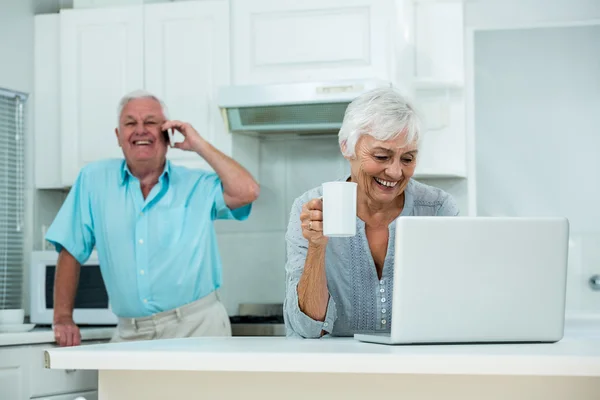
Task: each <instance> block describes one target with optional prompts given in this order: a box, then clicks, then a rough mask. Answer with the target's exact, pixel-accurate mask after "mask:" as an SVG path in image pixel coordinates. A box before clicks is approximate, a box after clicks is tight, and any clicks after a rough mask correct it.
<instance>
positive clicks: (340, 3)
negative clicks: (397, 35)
mask: <svg viewBox="0 0 600 400" xmlns="http://www.w3.org/2000/svg"><path fill="white" fill-rule="evenodd" d="M393 16H394V13H393V4H392V3H391V2H390V1H388V0H304V1H295V2H293V1H281V0H253V1H246V0H235V1H234V2H233V5H232V28H233V44H232V45H233V60H232V61H233V62H232V64H233V80H234V83H235V84H236V85H241V84H262V83H279V82H299V81H321V80H324V81H332V80H338V79H355V78H366V79H372V78H378V79H391V76H390V75H391V74H390V67H391V62H392V45H391V43H392V37H391V34H390V32H391V26H390V23H391V21H393ZM317 43H318V45H317Z"/></svg>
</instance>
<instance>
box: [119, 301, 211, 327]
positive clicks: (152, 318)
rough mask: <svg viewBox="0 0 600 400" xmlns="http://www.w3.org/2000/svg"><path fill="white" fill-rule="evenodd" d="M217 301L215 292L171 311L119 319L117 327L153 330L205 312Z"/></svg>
mask: <svg viewBox="0 0 600 400" xmlns="http://www.w3.org/2000/svg"><path fill="white" fill-rule="evenodd" d="M218 301H219V296H218V295H217V293H216V292H212V293H210V294H208V295H206V296H204V297H202V298H201V299H199V300H196V301H193V302H191V303H188V304H185V305H183V306H181V307H177V308H174V309H172V310H167V311H161V312H159V313H156V314H153V315H149V316H147V317H140V318H119V325H121V326H123V327H130V328H135V329H144V328H146V329H148V328H151V329H154V328H155V327H156V326H157V325H161V324H165V323H167V322H176V321H179V320H181V319H182V318H183V317H185V316H189V315H194V314H197V313H199V312H202V311H204V310H206V309H207V308H208V307H210V306H212V305H213V304H215V303H217V302H218Z"/></svg>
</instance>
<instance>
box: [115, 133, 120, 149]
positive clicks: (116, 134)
mask: <svg viewBox="0 0 600 400" xmlns="http://www.w3.org/2000/svg"><path fill="white" fill-rule="evenodd" d="M115 136H116V137H117V143H118V144H119V147H121V141H120V140H119V128H115Z"/></svg>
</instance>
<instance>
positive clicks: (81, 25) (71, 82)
mask: <svg viewBox="0 0 600 400" xmlns="http://www.w3.org/2000/svg"><path fill="white" fill-rule="evenodd" d="M142 11H143V9H142V7H141V6H134V7H115V8H106V9H94V10H63V11H61V14H60V18H61V19H60V69H61V74H60V88H61V95H60V99H61V100H60V107H61V149H62V155H61V161H62V165H61V177H62V183H63V184H64V185H65V186H68V185H70V184H72V183H73V182H74V180H75V178H76V176H77V174H78V173H79V169H80V168H81V167H83V166H84V165H86V164H88V163H89V162H92V161H96V160H100V159H103V158H111V157H122V152H121V149H120V147H119V146H118V143H117V139H116V136H115V128H116V127H117V121H118V118H117V103H118V101H119V99H120V98H121V97H122V96H123V95H124V94H125V93H127V92H129V91H131V90H135V89H140V88H143V86H144V79H143V77H144V58H143V56H144V54H143V51H144V50H143V31H144V30H143V27H144V22H143V12H142Z"/></svg>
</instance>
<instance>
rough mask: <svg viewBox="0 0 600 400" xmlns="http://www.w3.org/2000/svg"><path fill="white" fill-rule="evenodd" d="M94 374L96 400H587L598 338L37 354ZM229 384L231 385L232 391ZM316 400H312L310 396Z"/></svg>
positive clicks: (255, 341) (197, 343)
mask: <svg viewBox="0 0 600 400" xmlns="http://www.w3.org/2000/svg"><path fill="white" fill-rule="evenodd" d="M45 361H46V367H47V368H52V369H98V370H99V371H98V376H99V388H100V392H99V399H100V400H105V399H110V400H125V399H127V400H129V399H132V398H143V399H146V400H153V399H164V398H178V397H182V398H183V397H184V396H185V397H186V398H195V397H196V396H197V395H198V393H202V395H203V398H219V399H224V400H226V399H239V398H240V391H243V393H244V397H247V398H261V399H280V398H281V397H282V396H285V397H286V399H292V400H293V399H303V400H305V399H307V398H344V399H346V400H348V399H361V400H364V399H365V398H369V397H372V396H373V394H374V393H377V397H381V398H410V399H417V400H420V399H432V398H444V399H451V400H453V399H461V400H475V399H477V400H481V399H486V400H490V399H493V400H500V399H503V400H504V399H511V400H525V399H527V400H529V399H533V398H543V399H545V400H563V399H567V398H569V399H577V400H592V399H593V400H597V399H598V398H599V393H600V335H598V334H590V332H588V333H587V334H584V335H580V336H578V334H571V335H569V336H567V337H565V338H564V339H563V340H562V341H560V342H558V343H552V344H502V345H414V346H387V345H378V344H369V343H361V342H358V341H356V340H354V339H353V338H323V339H307V340H303V339H289V338H280V337H279V338H278V337H230V338H186V339H170V340H159V341H148V342H130V343H113V344H97V345H90V346H83V347H72V348H54V349H48V350H47V351H46V357H45ZM232 382H234V383H235V384H232ZM315 396H316V397H315Z"/></svg>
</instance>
